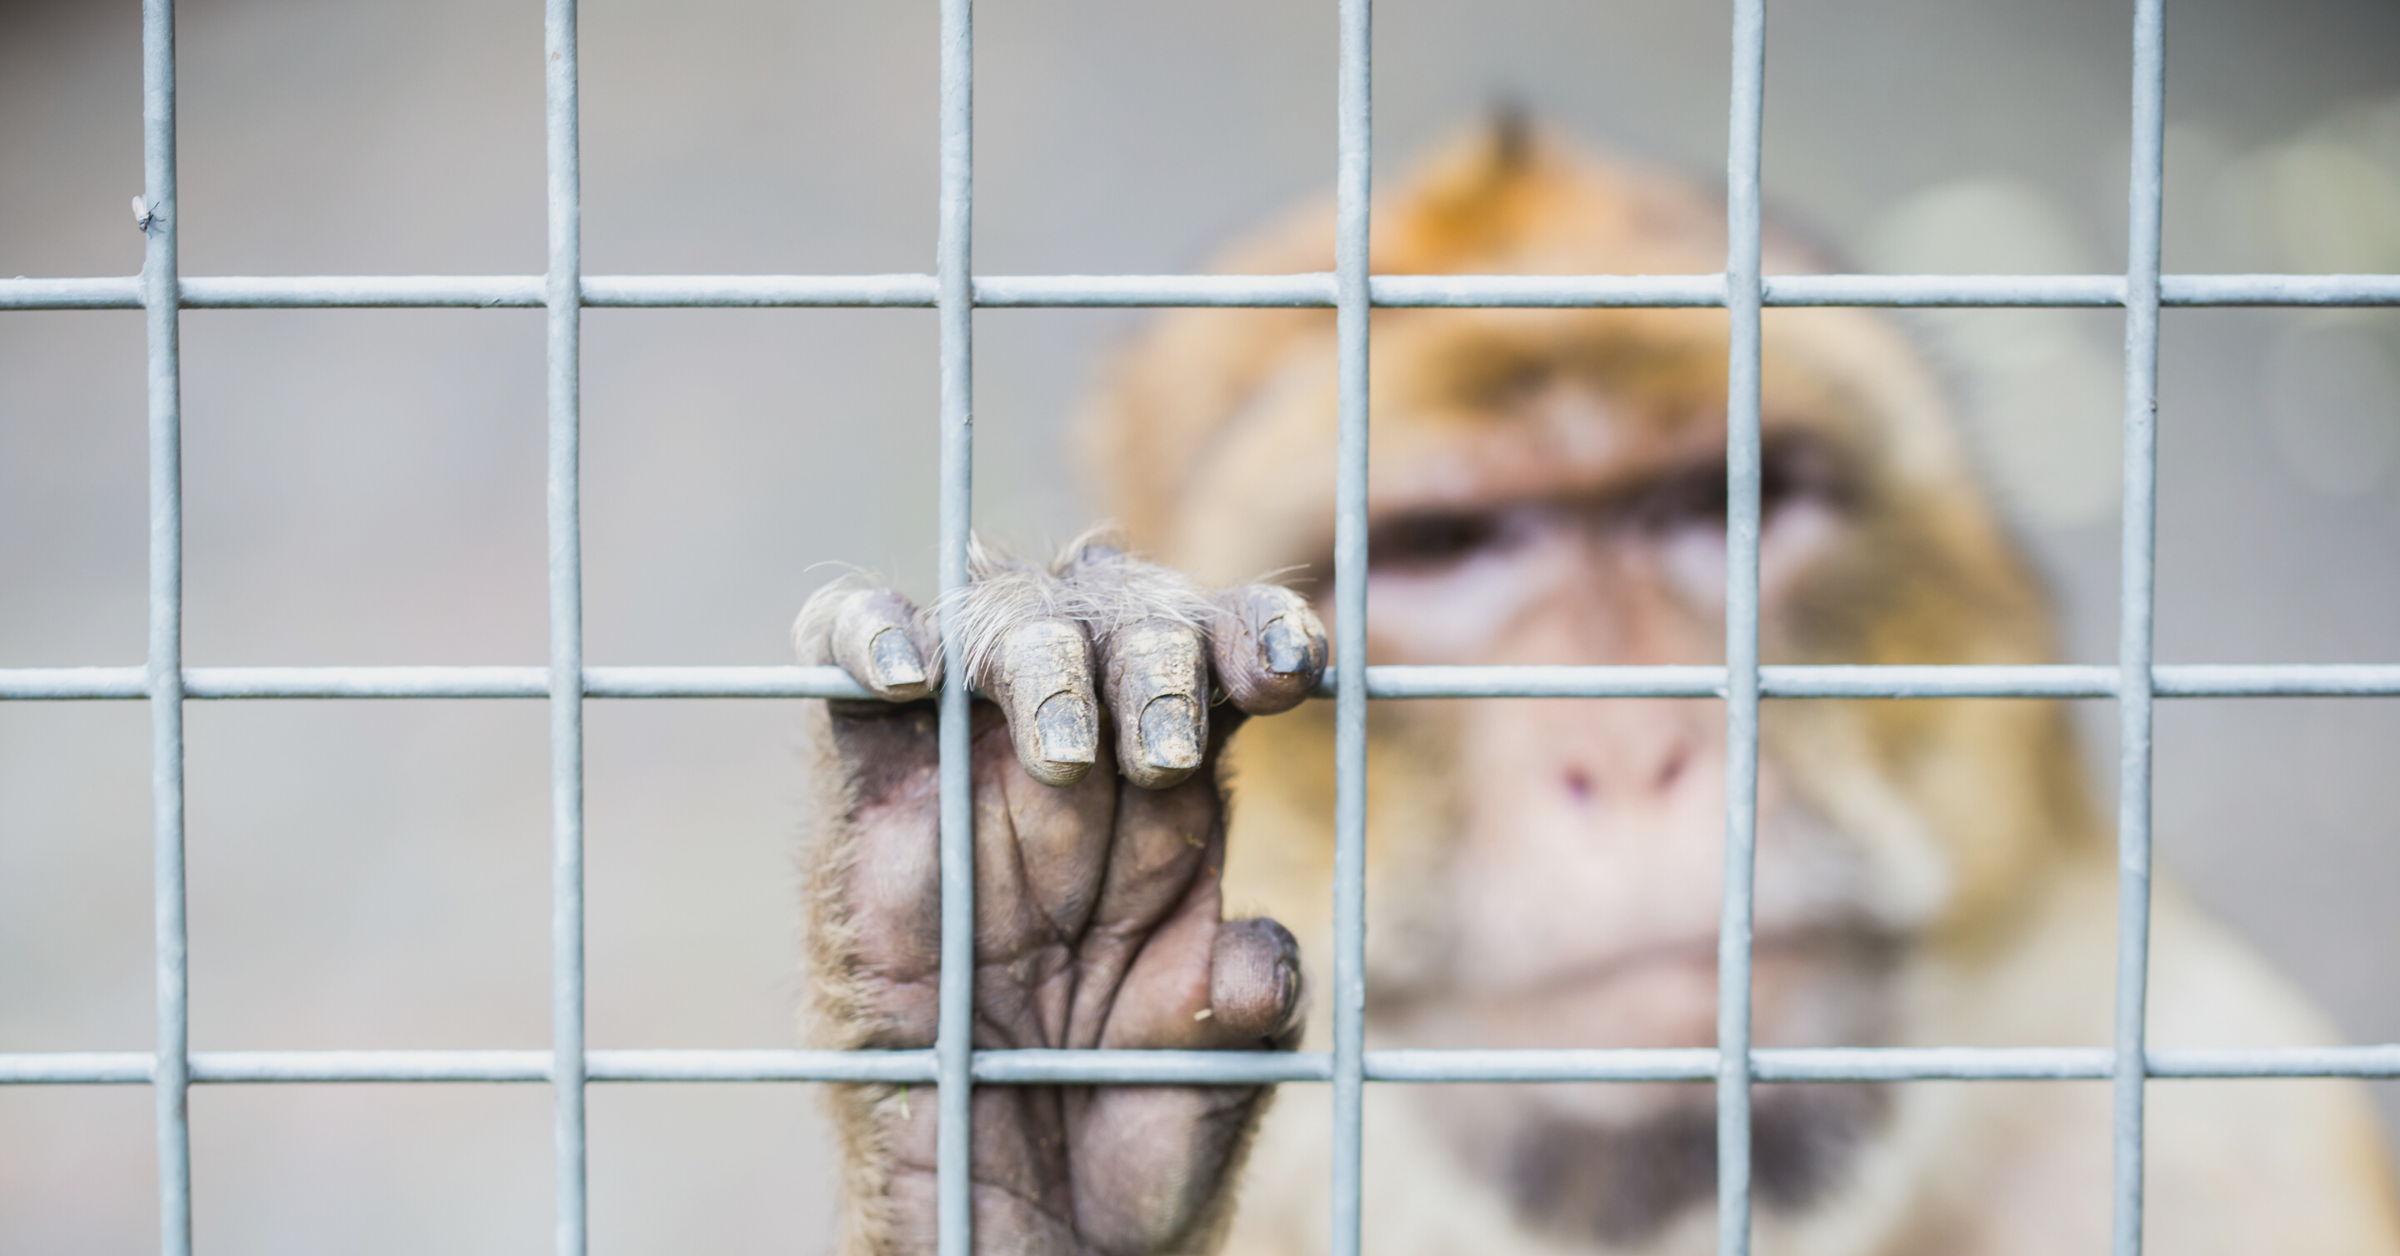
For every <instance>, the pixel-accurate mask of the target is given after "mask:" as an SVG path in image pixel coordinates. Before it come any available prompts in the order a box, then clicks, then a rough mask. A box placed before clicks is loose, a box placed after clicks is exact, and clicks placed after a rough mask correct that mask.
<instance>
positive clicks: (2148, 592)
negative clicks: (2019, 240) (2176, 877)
mask: <svg viewBox="0 0 2400 1256" xmlns="http://www.w3.org/2000/svg"><path fill="white" fill-rule="evenodd" d="M2165 96H2166V11H2165V8H2164V5H2163V0H2135V4H2134V16H2133V161H2132V170H2131V179H2130V183H2129V184H2128V186H2127V189H2126V233H2125V235H2126V240H2125V467H2124V473H2125V517H2124V524H2123V533H2122V537H2121V543H2122V545H2123V550H2122V557H2121V559H2120V562H2121V565H2122V567H2123V576H2122V579H2123V583H2122V584H2121V585H2120V586H2119V588H2118V610H2117V634H2118V635H2117V668H2118V678H2117V754H2118V759H2117V1032H2116V1044H2117V1050H2116V1068H2115V1083H2114V1084H2115V1087H2116V1116H2115V1121H2114V1122H2113V1124H2114V1127H2115V1131H2116V1154H2115V1160H2116V1200H2115V1222H2116V1224H2115V1227H2114V1230H2113V1233H2112V1236H2111V1243H2110V1250H2111V1251H2112V1252H2113V1253H2115V1256H2138V1254H2139V1253H2140V1252H2141V1250H2142V1130H2143V1100H2144V1089H2145V1086H2146V1084H2147V1079H2148V1074H2149V1048H2148V1039H2149V1034H2148V1032H2147V1026H2146V1024H2145V1016H2146V1012H2147V1008H2148V1002H2149V998H2148V994H2149V982H2150V720H2151V705H2152V693H2151V685H2152V682H2153V677H2152V676H2151V672H2150V663H2151V644H2152V643H2151V616H2152V611H2153V608H2154V607H2155V605H2156V592H2157V589H2156V585H2157V581H2156V575H2157V572H2156V567H2155V560H2156V557H2157V550H2158V265H2159V221H2160V215H2161V212H2162V208H2163V205H2162V201H2163V198H2164V194H2165V193H2164V185H2165V163H2166V158H2165V152H2166V140H2165V135H2166V132H2165V104H2164V102H2165Z"/></svg>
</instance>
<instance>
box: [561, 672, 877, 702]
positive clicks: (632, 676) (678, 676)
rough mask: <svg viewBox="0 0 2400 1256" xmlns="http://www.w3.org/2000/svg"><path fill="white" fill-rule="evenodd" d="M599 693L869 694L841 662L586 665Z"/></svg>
mask: <svg viewBox="0 0 2400 1256" xmlns="http://www.w3.org/2000/svg"><path fill="white" fill-rule="evenodd" d="M583 691H584V692H585V693H586V694H588V695H590V696H592V697H595V698H868V697H872V696H874V695H872V694H869V693H868V692H867V691H866V689H865V687H864V686H861V685H860V684H859V683H858V682H857V681H855V680H852V679H850V674H849V673H848V672H845V671H843V670H842V669H841V668H838V667H587V668H585V669H583Z"/></svg>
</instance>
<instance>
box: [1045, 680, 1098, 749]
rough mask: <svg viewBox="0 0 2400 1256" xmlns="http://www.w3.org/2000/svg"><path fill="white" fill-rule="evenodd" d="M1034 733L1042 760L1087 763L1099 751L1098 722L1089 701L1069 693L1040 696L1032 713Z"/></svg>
mask: <svg viewBox="0 0 2400 1256" xmlns="http://www.w3.org/2000/svg"><path fill="white" fill-rule="evenodd" d="M1033 732H1034V736H1035V737H1036V738H1037V739H1039V741H1040V743H1041V758H1042V761H1043V762H1045V763H1090V762H1092V760H1093V759H1094V758H1096V757H1097V756H1098V754H1099V751H1100V725H1099V721H1098V720H1095V719H1093V718H1092V704H1091V703H1089V702H1086V701H1084V700H1083V699H1082V698H1081V697H1079V696H1077V695H1075V694H1071V693H1054V694H1051V695H1050V696H1049V697H1047V698H1044V699H1042V705H1041V706H1040V707H1039V708H1038V709H1036V710H1035V711H1034V713H1033Z"/></svg>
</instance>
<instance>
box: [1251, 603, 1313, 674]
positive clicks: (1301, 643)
mask: <svg viewBox="0 0 2400 1256" xmlns="http://www.w3.org/2000/svg"><path fill="white" fill-rule="evenodd" d="M1258 652H1259V656H1260V657H1261V658H1264V659H1265V660H1266V663H1267V670H1268V671H1270V672H1273V673H1274V674H1276V675H1278V676H1290V675H1294V674H1296V673H1299V672H1305V671H1307V670H1308V636H1307V634H1305V633H1303V632H1301V631H1300V630H1299V629H1298V628H1296V627H1294V626H1293V625H1292V621H1291V620H1289V619H1285V618H1283V617H1281V616H1277V617H1276V618H1274V619H1270V620H1268V621H1267V626H1266V627H1264V628H1261V629H1259V632H1258Z"/></svg>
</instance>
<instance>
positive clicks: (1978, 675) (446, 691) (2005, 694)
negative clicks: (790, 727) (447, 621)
mask: <svg viewBox="0 0 2400 1256" xmlns="http://www.w3.org/2000/svg"><path fill="white" fill-rule="evenodd" d="M1340 671H1341V669H1340V668H1338V667H1333V668H1328V669H1326V677H1325V682H1324V683H1323V684H1322V685H1320V686H1319V687H1318V690H1317V696H1318V697H1321V698H1330V697H1333V696H1334V691H1335V688H1336V686H1337V684H1338V682H1339V680H1340ZM2150 675H2151V678H2152V679H2151V692H2152V693H2153V694H2154V695H2155V696H2157V697H2161V698H2389V697H2400V664H2389V663H2332V664H2315V663H2266V664H2247V665H2231V664H2220V663H2199V664H2178V663H2165V664H2159V665H2156V666H2154V667H2152V668H2151V669H2150ZM2123 676H2124V673H2123V670H2122V669H2121V668H2115V667H2098V666H2079V665H2059V666H2039V667H2000V666H1898V667H1890V666H1866V665H1859V666H1853V665H1847V664H1835V665H1811V666H1778V665H1774V664H1769V665H1767V666H1764V667H1761V668H1759V692H1760V694H1761V695H1762V696H1764V697H1769V698H2114V697H2116V696H2117V688H2118V685H2119V683H2120V682H2121V681H2122V679H2123ZM149 692H150V691H149V673H148V671H147V670H146V669H144V668H139V667H22V668H0V701H19V702H26V701H108V700H131V699H138V698H146V697H148V696H149ZM583 693H584V696H585V697H587V698H864V697H867V696H868V695H867V691H866V690H865V689H864V688H863V687H861V686H860V685H859V683H858V682H857V681H854V680H852V679H850V677H849V676H848V674H846V673H844V672H843V671H842V670H841V669H840V668H836V667H586V668H584V669H583ZM183 696H184V697H185V698H187V699H202V700H208V701H222V700H258V699H279V698H280V699H290V698H547V697H549V696H550V683H549V673H548V672H547V671H545V670H544V669H542V668H539V667H414V666H411V667H189V668H185V669H184V672H183ZM1724 696H1725V669H1724V668H1721V667H1681V666H1672V667H1654V666H1639V667H1584V666H1506V667H1431V666H1415V665H1410V666H1394V665H1380V666H1373V667H1369V668H1368V669H1367V697H1368V698H1370V699H1377V700H1393V699H1424V698H1722V697H1724Z"/></svg>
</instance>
